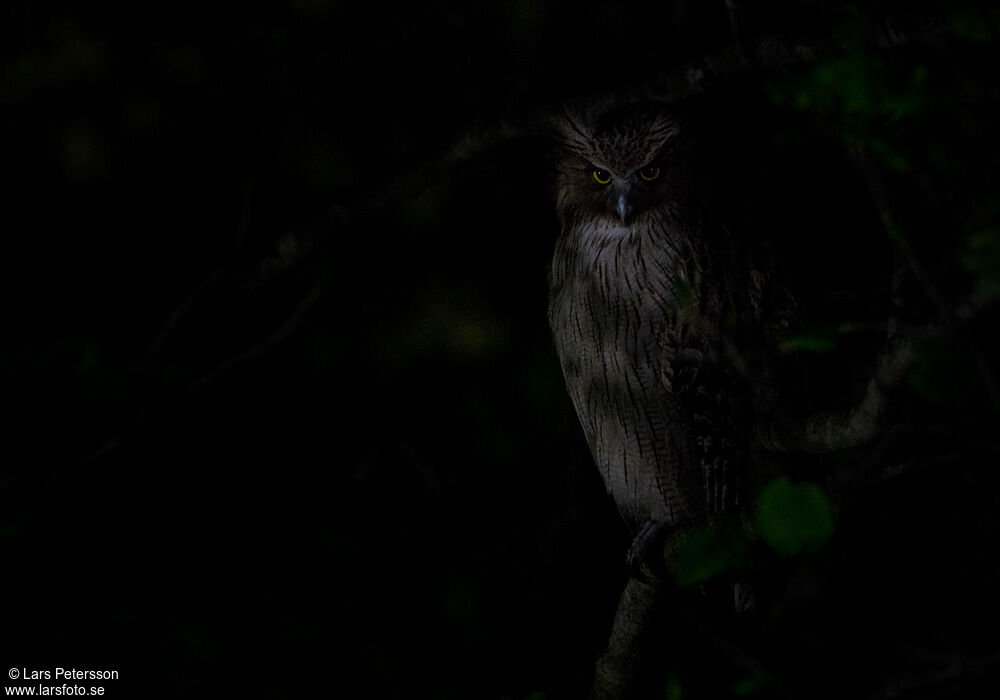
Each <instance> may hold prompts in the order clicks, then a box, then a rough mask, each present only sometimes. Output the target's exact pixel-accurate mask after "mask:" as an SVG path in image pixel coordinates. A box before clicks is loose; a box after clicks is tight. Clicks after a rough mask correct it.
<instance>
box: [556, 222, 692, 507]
mask: <svg viewBox="0 0 1000 700" xmlns="http://www.w3.org/2000/svg"><path fill="white" fill-rule="evenodd" d="M645 251H647V252H648V251H650V246H648V245H647V246H646V247H645ZM643 252H644V247H643V246H642V245H641V244H639V243H636V242H635V241H632V242H629V240H628V239H624V238H622V239H620V240H618V241H616V242H613V243H611V244H608V245H605V246H603V247H602V248H601V249H600V250H599V251H597V254H596V255H594V256H593V257H592V258H591V259H590V260H589V261H588V263H587V264H580V265H577V266H575V269H573V270H572V273H571V274H567V275H563V276H559V275H558V274H557V269H556V267H557V266H558V265H561V264H564V263H565V260H560V259H559V258H560V255H561V253H560V251H559V250H558V249H557V252H556V259H554V261H553V275H552V279H551V282H552V284H551V287H550V307H549V320H550V324H551V326H552V331H553V335H554V338H555V344H556V348H557V351H558V353H559V358H560V361H561V364H562V368H563V374H564V377H565V379H566V385H567V389H568V390H569V393H570V397H571V398H572V401H573V405H574V407H575V409H576V412H577V415H578V417H579V419H580V423H581V425H582V427H583V430H584V433H585V435H586V437H587V442H588V444H589V446H590V449H591V453H592V454H593V457H594V461H595V462H596V464H597V466H598V468H599V469H600V471H601V474H602V476H603V477H604V481H605V484H606V486H607V488H608V490H609V492H610V493H611V494H612V496H613V497H614V499H615V502H616V503H617V505H618V508H619V510H620V511H621V513H622V515H623V516H624V517H625V520H626V521H627V522H628V523H629V524H630V525H632V526H633V527H638V526H640V525H641V524H642V523H643V522H645V521H646V520H649V519H656V520H662V521H679V520H683V519H686V518H687V517H688V516H689V515H690V513H688V510H689V509H688V508H687V506H686V502H685V498H684V497H683V489H682V488H681V481H682V477H683V475H684V473H685V470H686V469H688V467H689V465H690V464H691V462H692V459H693V457H692V455H693V449H694V445H693V436H692V432H691V430H690V428H689V425H688V421H687V419H686V418H685V416H684V414H683V411H682V410H680V407H679V406H678V405H677V398H676V396H674V395H673V394H672V392H671V390H670V387H669V380H668V378H667V374H668V372H667V368H666V367H665V366H664V362H663V357H664V348H663V343H664V338H665V337H667V336H668V335H669V334H670V331H671V329H672V327H673V326H674V325H675V324H676V323H677V320H678V308H679V300H678V299H677V298H676V296H675V294H674V292H673V290H672V289H671V285H670V278H671V275H670V274H668V271H667V267H666V266H667V264H668V261H667V260H665V259H664V256H661V257H659V258H657V257H655V256H651V257H646V258H644V257H640V256H641V255H642V254H643ZM653 252H655V251H653Z"/></svg>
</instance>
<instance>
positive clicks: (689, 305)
mask: <svg viewBox="0 0 1000 700" xmlns="http://www.w3.org/2000/svg"><path fill="white" fill-rule="evenodd" d="M558 129H559V141H560V152H559V157H558V160H557V179H556V207H557V211H558V214H559V218H560V222H561V226H562V231H561V234H560V237H559V239H558V242H557V244H556V249H555V255H554V257H553V260H552V267H551V271H550V276H549V285H550V301H549V322H550V324H551V327H552V332H553V336H554V339H555V344H556V348H557V351H558V353H559V358H560V361H561V363H562V369H563V374H564V377H565V380H566V386H567V388H568V390H569V393H570V396H571V398H572V401H573V405H574V407H575V408H576V412H577V415H578V417H579V419H580V423H581V425H582V426H583V430H584V433H585V434H586V438H587V442H588V444H589V445H590V449H591V452H592V454H593V457H594V461H595V463H596V464H597V467H598V468H599V469H600V472H601V474H602V476H603V477H604V481H605V484H606V485H607V488H608V491H609V493H610V494H611V495H612V496H613V498H614V500H615V503H616V504H617V505H618V509H619V511H620V512H621V514H622V516H623V517H624V519H625V521H626V522H627V523H628V524H629V526H630V527H631V528H632V530H633V532H637V531H639V530H640V529H641V528H642V527H643V526H644V525H645V524H646V523H647V522H649V521H656V522H658V523H663V524H664V525H666V526H670V527H682V526H686V525H689V524H692V523H696V522H703V521H705V520H707V519H710V518H712V517H713V516H714V515H716V514H718V513H721V512H722V511H724V510H727V509H729V508H732V507H734V506H736V505H737V504H738V503H739V502H740V500H741V498H742V493H743V491H744V489H745V479H744V472H745V462H746V456H747V447H746V441H747V437H746V434H745V432H746V431H745V429H744V425H745V422H746V421H745V418H746V411H747V404H748V400H747V398H746V396H745V392H744V391H743V390H742V389H741V388H740V386H741V385H740V382H739V381H738V380H737V378H736V377H735V374H734V373H733V372H732V371H731V370H730V369H729V364H730V363H729V362H728V360H727V358H729V357H731V356H732V355H733V348H735V347H737V346H738V345H739V343H740V342H741V341H740V339H741V338H742V337H744V336H747V335H752V334H753V331H752V328H753V326H754V324H757V323H759V322H760V321H761V318H760V309H761V296H762V294H763V286H764V283H765V277H766V276H765V275H764V274H763V273H761V272H759V271H758V270H757V269H755V267H754V265H753V263H752V262H751V260H750V259H749V256H748V255H747V254H746V253H745V251H742V250H741V249H740V247H739V245H738V242H737V241H735V240H733V238H732V237H731V236H730V234H729V232H728V231H727V230H726V228H725V227H724V226H723V225H721V223H720V222H718V221H715V220H714V219H713V217H712V216H711V214H710V212H709V211H708V206H707V204H706V199H705V197H704V188H705V183H706V182H707V178H705V177H703V175H704V168H703V167H702V166H701V165H700V164H699V162H698V158H697V156H698V152H697V143H696V141H695V139H693V138H692V137H691V133H690V130H689V128H688V124H687V123H685V121H684V120H683V119H682V118H680V117H678V116H677V115H675V114H674V113H672V112H670V111H668V110H667V109H666V108H663V107H660V106H658V105H650V104H638V105H629V106H625V107H619V108H616V109H613V110H610V111H605V112H604V113H600V114H597V115H587V114H580V113H577V114H567V115H566V116H565V118H564V119H562V120H561V121H560V123H559V124H558ZM643 168H646V170H644V171H643V172H644V173H646V174H653V173H654V172H656V173H657V175H656V177H655V179H653V180H651V181H650V180H648V179H647V178H646V177H643V176H640V169H643ZM595 169H597V170H599V171H600V172H601V177H600V179H598V178H595V177H594V175H593V173H594V170H595ZM605 173H607V174H610V176H611V180H610V182H609V183H608V184H606V185H602V184H600V182H601V180H602V179H603V178H604V177H605V175H604V174H605ZM748 329H751V330H749V331H748Z"/></svg>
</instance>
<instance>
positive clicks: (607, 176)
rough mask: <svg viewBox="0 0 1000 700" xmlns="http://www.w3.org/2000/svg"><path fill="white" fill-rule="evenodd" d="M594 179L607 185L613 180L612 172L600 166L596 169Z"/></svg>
mask: <svg viewBox="0 0 1000 700" xmlns="http://www.w3.org/2000/svg"><path fill="white" fill-rule="evenodd" d="M594 179H595V180H597V183H598V184H600V185H606V184H608V183H609V182H611V173H609V172H608V171H607V170H601V169H600V168H598V169H597V170H595V171H594Z"/></svg>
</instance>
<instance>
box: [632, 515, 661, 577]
mask: <svg viewBox="0 0 1000 700" xmlns="http://www.w3.org/2000/svg"><path fill="white" fill-rule="evenodd" d="M668 530H669V528H668V527H667V524H666V523H665V522H662V521H660V520H647V521H646V522H645V524H643V526H642V527H641V528H640V529H639V534H637V535H636V536H635V539H633V540H632V544H631V545H630V546H629V548H628V554H627V555H626V556H625V567H626V569H627V570H628V574H629V576H631V577H632V578H635V579H638V580H640V581H645V582H646V583H659V582H660V581H663V580H665V579H666V578H667V574H668V571H667V567H666V563H665V562H664V560H663V545H664V543H665V542H666V538H667V532H668Z"/></svg>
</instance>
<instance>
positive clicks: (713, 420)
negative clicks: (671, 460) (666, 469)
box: [662, 328, 747, 518]
mask: <svg viewBox="0 0 1000 700" xmlns="http://www.w3.org/2000/svg"><path fill="white" fill-rule="evenodd" d="M662 351H663V352H662V361H663V374H664V377H663V381H664V386H665V388H666V389H667V391H668V392H669V393H671V394H672V395H673V397H674V399H675V400H676V401H677V403H678V407H679V409H680V411H681V412H682V413H683V414H684V418H685V419H686V421H685V422H686V423H687V426H686V428H687V430H686V431H685V432H686V433H687V436H686V437H687V439H688V440H689V444H690V447H691V454H692V456H693V459H692V460H691V462H692V463H691V464H687V465H676V466H675V468H677V467H679V468H681V469H683V470H685V471H686V472H687V473H684V474H681V475H679V476H680V479H678V481H679V482H680V484H681V485H682V488H683V489H684V491H685V500H686V501H687V503H688V507H689V508H690V509H691V510H693V511H695V512H696V513H702V514H703V515H706V516H708V517H709V518H712V517H713V516H716V515H718V514H720V513H722V512H724V511H727V510H731V509H733V508H735V507H737V506H739V505H740V503H741V501H742V500H743V491H744V488H745V484H744V482H745V462H746V457H747V447H746V444H745V439H744V435H743V431H742V430H741V427H740V421H739V419H738V417H739V415H740V410H739V409H740V406H739V402H740V400H741V396H740V394H739V389H738V384H737V383H736V382H735V381H734V380H733V377H732V376H731V375H730V373H729V372H727V371H726V369H725V367H724V366H723V365H722V363H721V361H720V356H721V354H722V353H721V350H720V348H719V346H718V344H717V343H716V342H713V341H712V340H711V339H709V338H708V337H706V336H705V335H703V334H699V333H695V332H691V331H690V329H679V328H675V329H671V330H669V331H668V332H667V334H666V336H665V339H664V343H663V344H662Z"/></svg>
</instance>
